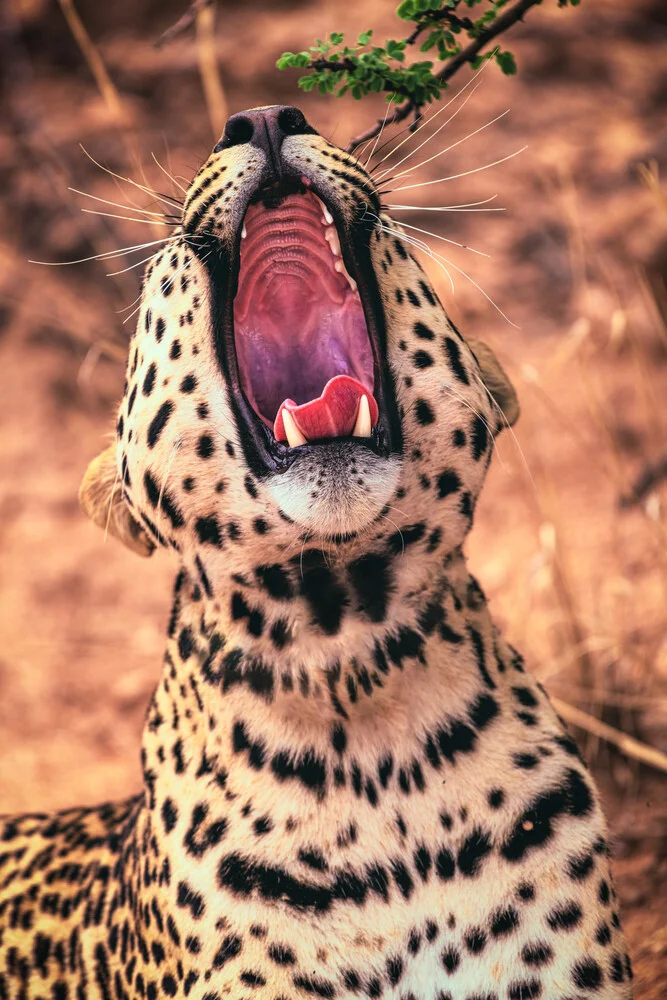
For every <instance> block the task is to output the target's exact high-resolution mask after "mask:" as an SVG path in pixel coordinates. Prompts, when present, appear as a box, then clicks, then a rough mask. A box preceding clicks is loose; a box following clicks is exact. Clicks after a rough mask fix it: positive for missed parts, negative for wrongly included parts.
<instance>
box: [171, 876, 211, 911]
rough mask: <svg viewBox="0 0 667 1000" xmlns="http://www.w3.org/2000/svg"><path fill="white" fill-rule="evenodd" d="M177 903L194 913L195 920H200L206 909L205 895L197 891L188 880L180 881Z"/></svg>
mask: <svg viewBox="0 0 667 1000" xmlns="http://www.w3.org/2000/svg"><path fill="white" fill-rule="evenodd" d="M176 903H177V905H178V906H180V907H181V908H182V909H187V910H189V911H190V913H191V914H192V919H193V920H199V918H200V917H201V916H202V914H203V913H204V910H205V909H206V904H205V903H204V897H203V896H202V895H201V893H199V892H195V891H194V889H192V888H191V887H190V886H189V885H188V883H187V882H179V883H178V895H177V896H176Z"/></svg>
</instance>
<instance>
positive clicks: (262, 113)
mask: <svg viewBox="0 0 667 1000" xmlns="http://www.w3.org/2000/svg"><path fill="white" fill-rule="evenodd" d="M288 135H317V132H316V131H315V129H314V128H313V127H312V126H311V125H309V124H308V122H307V121H306V119H305V117H304V115H303V113H302V112H301V111H299V109H298V108H292V107H290V106H289V105H287V104H284V105H283V104H276V105H274V106H273V107H270V108H256V109H255V110H253V111H239V113H238V114H236V115H232V117H231V118H230V119H229V120H228V121H227V124H226V125H225V131H224V133H223V136H222V139H221V140H220V142H219V143H218V145H217V146H216V147H215V152H216V153H219V152H220V151H221V150H223V149H229V147H230V146H241V145H243V144H244V143H246V142H249V143H251V144H252V145H253V146H257V147H258V149H263V150H264V152H265V153H268V154H269V156H270V157H271V158H272V159H273V158H277V155H278V154H279V151H280V147H281V145H282V142H283V139H285V138H286V136H288Z"/></svg>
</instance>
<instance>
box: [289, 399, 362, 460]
mask: <svg viewBox="0 0 667 1000" xmlns="http://www.w3.org/2000/svg"><path fill="white" fill-rule="evenodd" d="M364 398H365V397H364ZM368 419H369V420H370V415H369V417H368ZM283 424H284V427H285V434H286V435H287V443H288V445H289V446H290V448H298V447H299V445H300V444H308V438H305V437H304V436H303V434H302V433H301V431H300V430H299V428H298V427H297V426H296V423H295V421H294V417H293V416H292V414H291V413H290V411H289V410H288V409H287V408H286V407H284V406H283ZM369 433H370V431H369Z"/></svg>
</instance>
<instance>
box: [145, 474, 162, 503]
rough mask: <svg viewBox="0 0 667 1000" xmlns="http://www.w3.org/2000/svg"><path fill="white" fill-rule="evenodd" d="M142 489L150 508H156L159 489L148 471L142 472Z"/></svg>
mask: <svg viewBox="0 0 667 1000" xmlns="http://www.w3.org/2000/svg"><path fill="white" fill-rule="evenodd" d="M144 489H145V491H146V497H147V499H148V502H149V504H150V505H151V507H153V508H155V507H157V505H158V501H159V499H160V488H159V487H158V484H157V483H156V481H155V479H154V478H153V476H152V475H151V473H150V472H149V471H148V469H146V471H145V472H144Z"/></svg>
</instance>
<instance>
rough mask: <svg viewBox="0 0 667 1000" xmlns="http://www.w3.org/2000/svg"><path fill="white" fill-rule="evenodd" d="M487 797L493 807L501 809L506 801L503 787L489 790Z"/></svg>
mask: <svg viewBox="0 0 667 1000" xmlns="http://www.w3.org/2000/svg"><path fill="white" fill-rule="evenodd" d="M487 798H488V803H489V805H490V806H491V808H492V809H500V807H501V805H502V804H503V802H504V801H505V793H504V792H503V790H502V789H501V788H494V789H492V790H491V791H490V792H489V794H488V797H487Z"/></svg>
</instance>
